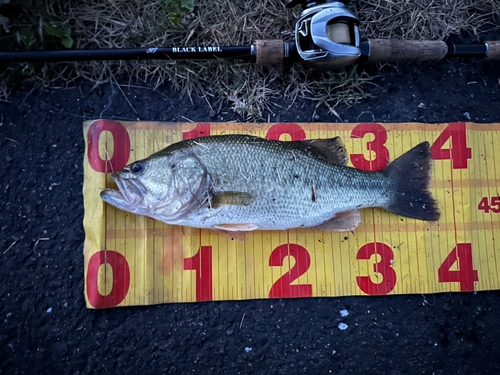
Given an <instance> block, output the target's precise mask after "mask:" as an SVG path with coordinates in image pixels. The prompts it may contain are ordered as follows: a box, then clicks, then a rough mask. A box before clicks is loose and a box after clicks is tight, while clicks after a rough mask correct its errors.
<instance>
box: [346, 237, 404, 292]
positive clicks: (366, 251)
mask: <svg viewBox="0 0 500 375" xmlns="http://www.w3.org/2000/svg"><path fill="white" fill-rule="evenodd" d="M375 254H379V255H380V262H378V263H375V264H374V265H373V272H376V273H379V274H381V275H382V282H381V283H380V284H375V283H374V282H373V281H371V279H370V276H357V277H356V282H357V283H358V286H359V289H361V290H362V291H363V292H365V293H366V294H370V295H383V294H388V293H389V292H391V291H392V290H393V289H394V287H395V286H396V271H394V269H393V268H392V267H391V261H393V260H394V253H393V252H392V250H391V248H390V247H389V246H387V245H386V244H383V243H380V242H372V243H367V244H366V245H364V246H363V247H362V248H361V249H359V251H358V255H357V256H356V259H370V258H371V257H372V255H375Z"/></svg>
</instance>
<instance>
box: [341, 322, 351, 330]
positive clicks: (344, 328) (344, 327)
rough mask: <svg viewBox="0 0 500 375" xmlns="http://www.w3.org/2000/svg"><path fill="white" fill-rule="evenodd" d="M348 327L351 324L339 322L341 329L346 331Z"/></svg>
mask: <svg viewBox="0 0 500 375" xmlns="http://www.w3.org/2000/svg"><path fill="white" fill-rule="evenodd" d="M347 327H349V326H348V325H347V324H345V323H340V324H339V329H340V330H341V331H345V330H346V329H347Z"/></svg>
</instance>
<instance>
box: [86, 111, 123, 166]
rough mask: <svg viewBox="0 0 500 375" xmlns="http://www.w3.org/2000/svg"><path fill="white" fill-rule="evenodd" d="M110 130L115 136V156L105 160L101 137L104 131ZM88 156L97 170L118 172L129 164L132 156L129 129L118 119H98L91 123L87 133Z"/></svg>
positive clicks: (91, 164) (90, 162)
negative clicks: (101, 147) (102, 152)
mask: <svg viewBox="0 0 500 375" xmlns="http://www.w3.org/2000/svg"><path fill="white" fill-rule="evenodd" d="M105 130H107V131H109V132H110V133H111V135H112V136H113V149H114V151H113V157H112V158H111V160H103V159H102V158H101V155H100V154H99V138H100V136H101V133H102V132H103V131H105ZM87 141H88V148H87V149H88V152H87V157H88V160H89V164H90V166H91V167H92V169H93V170H94V171H96V172H101V173H110V172H116V171H117V170H119V169H122V168H123V167H124V166H126V165H127V162H128V159H129V157H130V137H129V135H128V132H127V129H125V127H124V126H123V125H122V124H120V123H119V122H118V121H110V120H98V121H96V122H94V123H93V124H92V125H90V128H89V132H88V135H87Z"/></svg>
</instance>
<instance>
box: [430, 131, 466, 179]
mask: <svg viewBox="0 0 500 375" xmlns="http://www.w3.org/2000/svg"><path fill="white" fill-rule="evenodd" d="M448 139H450V146H451V149H444V150H443V148H442V147H443V145H444V144H445V142H446V141H447V140H448ZM431 153H432V158H433V159H434V160H451V162H452V165H453V169H466V168H467V160H468V159H471V158H472V151H471V149H470V148H468V147H467V129H466V126H465V122H457V123H452V124H450V125H448V126H447V127H446V129H444V130H443V132H442V133H441V134H440V135H439V137H438V138H437V139H436V141H435V142H434V144H433V145H432V147H431Z"/></svg>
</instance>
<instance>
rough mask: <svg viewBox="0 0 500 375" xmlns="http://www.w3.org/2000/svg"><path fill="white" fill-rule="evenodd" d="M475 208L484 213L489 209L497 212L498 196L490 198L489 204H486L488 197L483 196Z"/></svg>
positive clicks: (499, 210) (499, 208) (499, 209)
mask: <svg viewBox="0 0 500 375" xmlns="http://www.w3.org/2000/svg"><path fill="white" fill-rule="evenodd" d="M477 209H478V210H482V211H484V213H486V214H487V213H489V212H490V211H493V212H494V213H496V214H497V213H499V212H500V197H493V198H491V204H488V197H484V198H483V199H481V202H479V205H478V206H477Z"/></svg>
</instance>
